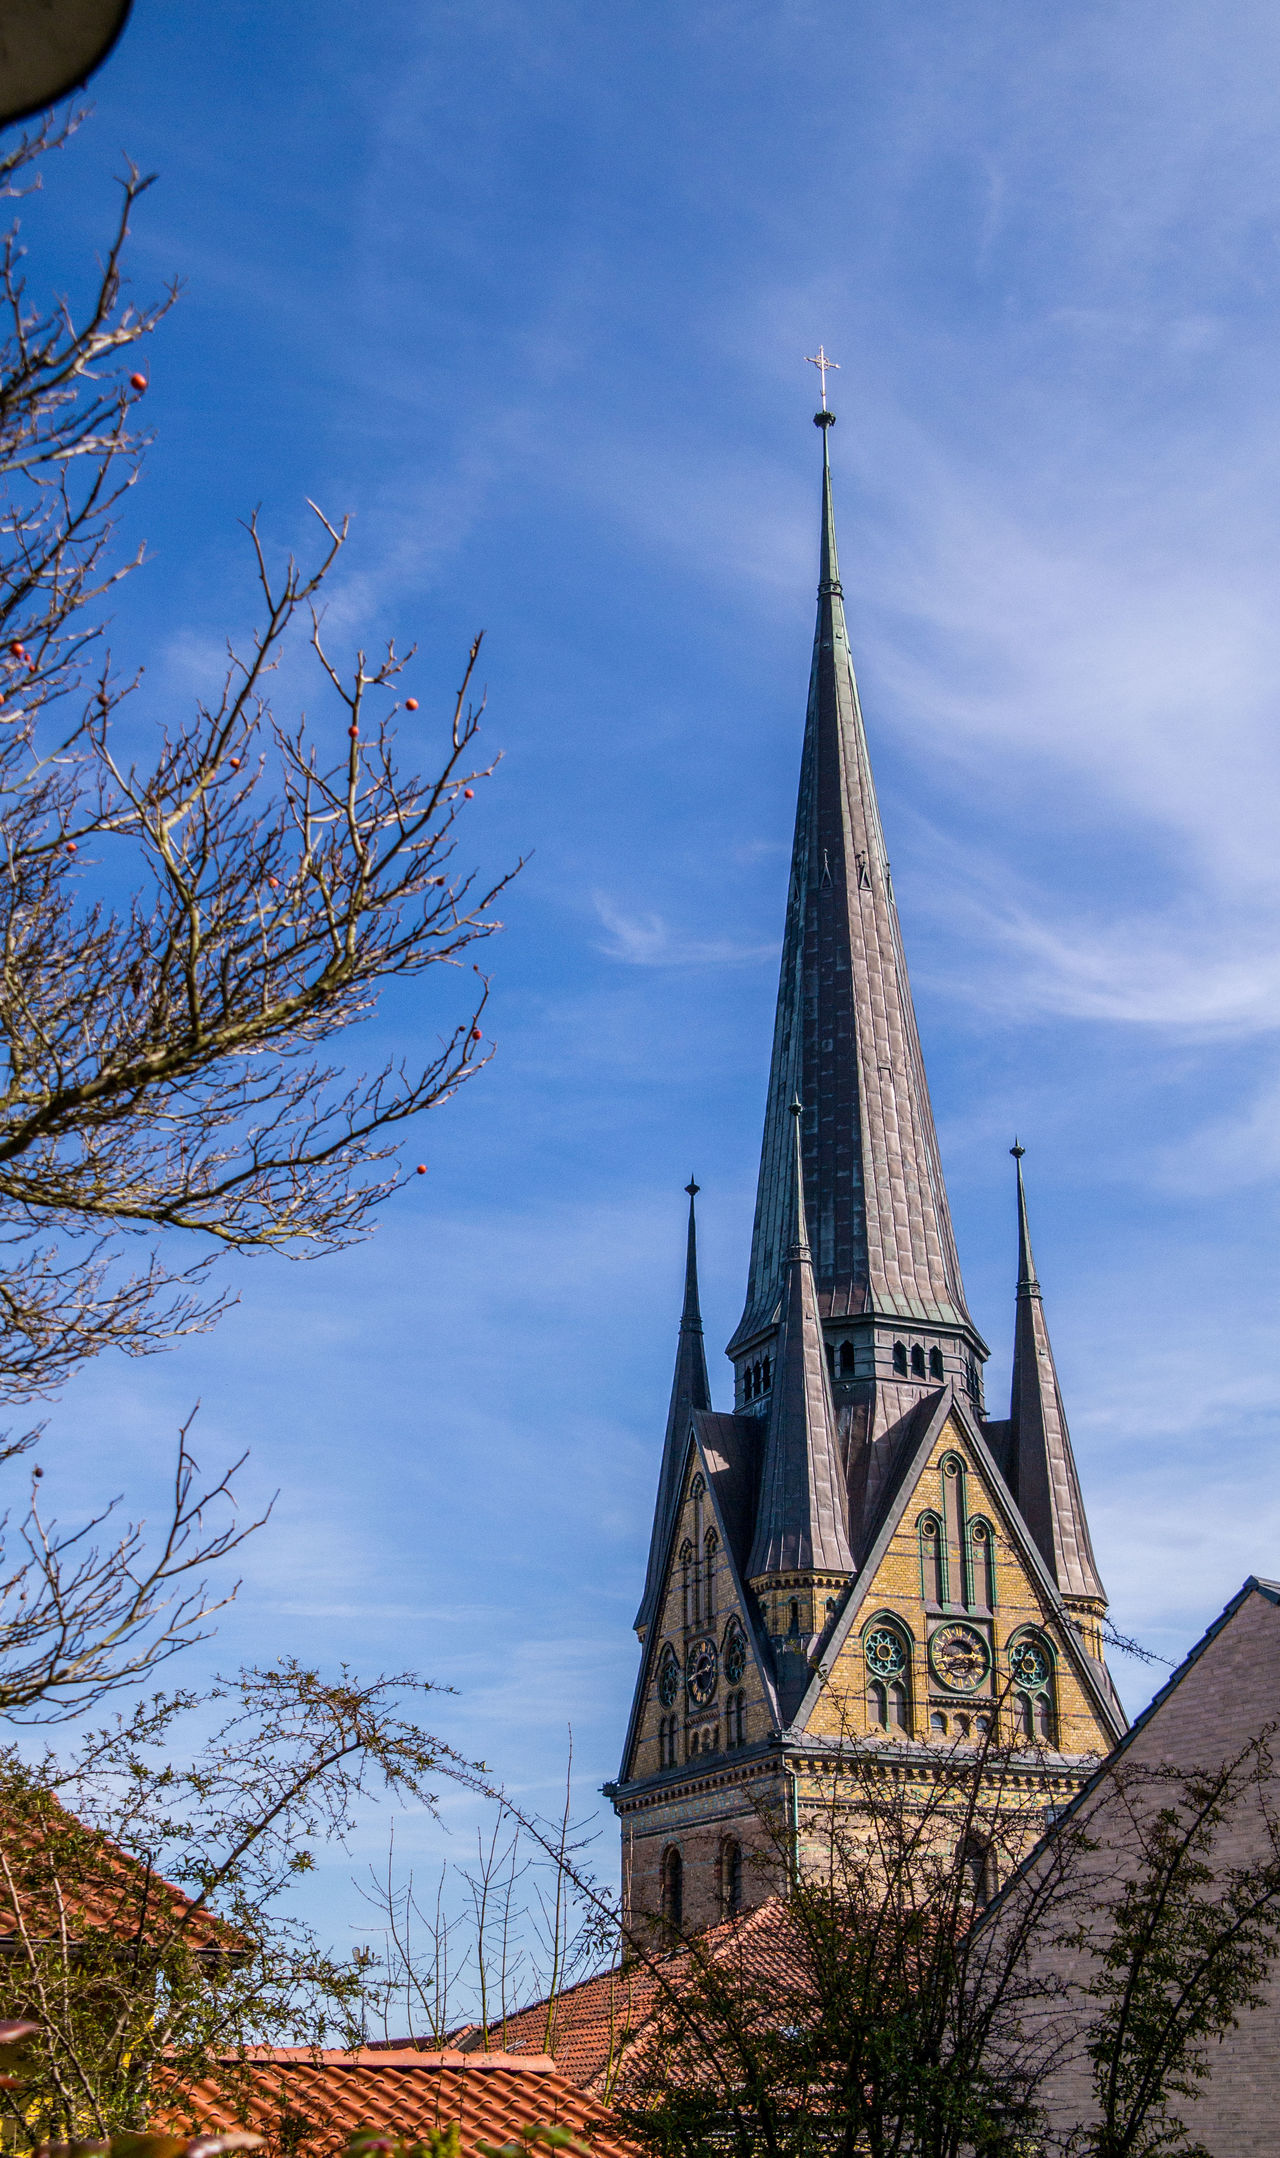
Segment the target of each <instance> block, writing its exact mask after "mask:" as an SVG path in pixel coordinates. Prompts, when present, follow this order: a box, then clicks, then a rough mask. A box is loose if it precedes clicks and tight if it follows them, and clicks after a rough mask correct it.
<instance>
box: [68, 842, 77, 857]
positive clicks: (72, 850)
mask: <svg viewBox="0 0 1280 2158" xmlns="http://www.w3.org/2000/svg"><path fill="white" fill-rule="evenodd" d="M76 852H77V848H76V843H75V841H74V839H69V840H68V841H67V853H68V854H75V853H76Z"/></svg>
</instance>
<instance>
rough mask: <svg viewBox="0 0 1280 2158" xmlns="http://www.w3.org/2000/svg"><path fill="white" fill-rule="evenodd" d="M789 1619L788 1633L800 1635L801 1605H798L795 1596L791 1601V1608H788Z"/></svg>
mask: <svg viewBox="0 0 1280 2158" xmlns="http://www.w3.org/2000/svg"><path fill="white" fill-rule="evenodd" d="M787 1618H788V1623H787V1632H788V1633H799V1631H800V1606H799V1604H798V1603H797V1602H796V1599H795V1597H794V1596H793V1597H792V1599H791V1602H790V1604H789V1606H788V1613H787Z"/></svg>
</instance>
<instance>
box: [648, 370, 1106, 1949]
mask: <svg viewBox="0 0 1280 2158" xmlns="http://www.w3.org/2000/svg"><path fill="white" fill-rule="evenodd" d="M824 384H825V375H824ZM834 417H835V416H834V414H833V413H831V412H830V411H828V410H827V406H826V397H825V387H824V396H823V409H822V410H821V411H820V412H818V413H815V415H814V420H815V424H816V425H817V426H818V427H819V428H820V429H821V433H822V450H823V457H822V516H821V542H820V570H819V581H818V614H817V629H816V633H815V637H814V645H813V661H812V667H811V670H810V677H809V702H808V710H807V715H806V719H805V730H804V744H803V749H802V752H801V763H800V789H799V799H798V802H797V807H796V825H795V840H794V845H793V848H792V857H791V879H790V887H789V891H788V896H787V912H786V924H785V929H784V934H783V946H782V965H781V975H780V979H779V985H778V1004H777V1015H776V1019H775V1022H774V1033H773V1054H772V1061H771V1066H770V1072H769V1086H768V1094H767V1099H766V1107H765V1123H764V1141H763V1146H762V1149H761V1157H760V1174H759V1183H758V1187H757V1196H756V1210H755V1222H754V1228H753V1233H752V1240H751V1257H750V1264H749V1267H748V1275H747V1295H746V1303H745V1307H744V1310H743V1313H742V1317H741V1319H740V1321H739V1323H738V1326H737V1329H736V1331H735V1333H734V1335H733V1338H732V1340H731V1341H730V1343H729V1345H728V1352H727V1353H728V1356H729V1359H730V1361H731V1363H732V1366H733V1372H734V1406H733V1410H732V1412H731V1413H723V1412H717V1411H716V1410H713V1409H712V1407H711V1396H710V1388H709V1386H708V1380H707V1367H706V1358H705V1353H704V1349H703V1339H702V1319H701V1313H700V1310H699V1305H698V1281H697V1250H696V1223H695V1217H694V1203H693V1202H694V1197H695V1194H696V1190H697V1187H696V1185H694V1184H692V1183H691V1184H690V1186H689V1227H688V1253H687V1263H686V1274H685V1299H684V1311H683V1315H682V1318H681V1323H680V1334H679V1343H678V1347H677V1352H676V1368H675V1376H674V1381H673V1384H672V1390H671V1406H670V1411H669V1415H668V1419H667V1430H666V1437H665V1442H664V1446H663V1453H662V1465H661V1470H660V1475H659V1484H658V1499H657V1506H656V1509H655V1514H654V1526H653V1537H652V1541H651V1545H650V1553H649V1565H648V1572H647V1577H646V1581H645V1588H644V1595H643V1598H642V1601H641V1605H640V1609H639V1612H638V1614H637V1618H636V1631H637V1633H638V1634H639V1637H640V1641H641V1662H640V1672H639V1677H638V1680H637V1684H636V1693H635V1701H634V1705H633V1708H632V1713H631V1721H630V1725H629V1728H628V1732H627V1738H626V1746H625V1751H624V1756H623V1762H622V1768H621V1773H620V1776H619V1780H618V1782H617V1783H616V1784H612V1785H609V1786H608V1787H607V1792H608V1795H609V1796H610V1797H611V1798H612V1799H613V1802H614V1806H615V1808H616V1810H617V1812H618V1814H619V1817H620V1820H621V1825H622V1838H623V1881H624V1897H625V1900H626V1902H627V1905H628V1908H629V1909H630V1911H631V1913H632V1914H633V1915H637V1916H638V1915H640V1914H651V1915H654V1916H657V1915H659V1914H660V1913H665V1915H666V1917H667V1918H668V1920H669V1921H672V1922H675V1923H678V1924H682V1925H683V1926H684V1927H685V1928H686V1929H688V1928H690V1927H697V1926H701V1925H706V1924H710V1923H712V1922H714V1921H715V1920H716V1919H718V1918H720V1917H723V1916H725V1915H727V1914H729V1913H730V1912H732V1911H733V1910H734V1909H736V1908H738V1906H739V1903H740V1902H741V1901H751V1900H753V1891H752V1886H751V1879H752V1877H751V1876H750V1875H749V1874H747V1873H744V1870H743V1867H742V1851H743V1847H744V1845H747V1844H749V1843H751V1841H752V1840H753V1831H756V1832H758V1825H759V1821H760V1817H761V1810H762V1808H769V1807H776V1808H777V1809H778V1811H779V1813H781V1812H782V1811H783V1810H784V1809H785V1808H786V1807H787V1806H791V1807H792V1808H794V1807H795V1805H796V1803H797V1794H798V1793H800V1792H802V1791H803V1789H804V1788H805V1787H806V1784H808V1783H810V1782H811V1781H812V1779H814V1778H820V1777H821V1775H822V1772H823V1771H824V1769H827V1768H829V1767H830V1765H831V1760H832V1756H833V1753H835V1752H838V1751H839V1749H840V1748H842V1747H845V1746H847V1745H849V1744H850V1743H851V1742H852V1743H854V1744H856V1745H857V1746H858V1747H859V1748H860V1749H861V1750H863V1751H869V1752H870V1753H872V1754H873V1755H875V1756H877V1757H879V1758H883V1760H884V1761H885V1762H886V1764H889V1763H892V1764H897V1766H896V1767H894V1768H893V1770H892V1772H893V1773H897V1772H898V1770H899V1769H902V1768H903V1767H904V1765H905V1764H908V1763H912V1762H914V1763H917V1764H927V1761H928V1759H929V1757H930V1755H931V1754H932V1755H933V1756H935V1757H936V1755H937V1752H938V1750H939V1749H940V1748H943V1749H950V1748H954V1747H957V1746H961V1747H963V1746H964V1745H966V1744H969V1743H974V1744H976V1743H978V1740H979V1735H980V1734H981V1733H983V1732H985V1731H988V1730H990V1729H991V1728H992V1723H993V1719H994V1720H995V1726H996V1729H997V1730H998V1732H999V1734H1000V1736H1001V1739H1002V1742H1003V1743H1004V1744H1006V1745H1013V1746H1015V1747H1024V1748H1025V1776H1024V1777H1023V1778H1021V1779H1020V1780H1021V1781H1023V1782H1025V1784H1026V1785H1027V1786H1028V1788H1029V1789H1031V1790H1032V1792H1033V1794H1038V1795H1037V1797H1036V1802H1037V1804H1038V1803H1040V1798H1041V1797H1042V1799H1043V1806H1042V1808H1041V1813H1040V1815H1039V1818H1040V1819H1041V1820H1042V1819H1043V1818H1044V1809H1045V1808H1048V1807H1050V1806H1053V1805H1057V1804H1061V1803H1063V1801H1064V1799H1065V1797H1066V1796H1067V1795H1069V1794H1070V1792H1071V1791H1073V1790H1074V1789H1076V1788H1077V1787H1078V1785H1079V1783H1080V1782H1081V1781H1082V1780H1083V1777H1084V1775H1085V1774H1086V1773H1087V1772H1088V1768H1089V1766H1090V1765H1091V1763H1092V1761H1094V1760H1096V1757H1097V1756H1098V1755H1099V1754H1100V1753H1105V1752H1108V1751H1109V1750H1110V1749H1111V1747H1112V1746H1113V1745H1114V1744H1115V1742H1116V1740H1117V1738H1118V1737H1119V1736H1120V1735H1121V1733H1122V1732H1123V1730H1124V1728H1125V1719H1124V1714H1123V1711H1122V1710H1121V1708H1120V1705H1119V1702H1118V1700H1117V1698H1116V1695H1115V1692H1114V1689H1113V1687H1112V1685H1111V1681H1110V1678H1109V1675H1108V1673H1107V1670H1106V1666H1105V1663H1104V1661H1103V1630H1102V1624H1103V1619H1104V1616H1105V1612H1106V1593H1105V1591H1104V1589H1103V1587H1102V1583H1101V1581H1100V1580H1099V1578H1098V1573H1097V1568H1096V1565H1095V1563H1094V1557H1093V1551H1092V1546H1091V1544H1090V1539H1089V1529H1088V1523H1087V1521H1086V1519H1085V1512H1084V1504H1083V1500H1082V1497H1081V1492H1080V1483H1079V1478H1078V1475H1077V1472H1076V1466H1075V1459H1074V1455H1073V1453H1072V1448H1071V1439H1070V1435H1069V1433H1068V1430H1067V1420H1066V1414H1065V1411H1064V1409H1063V1404H1062V1395H1061V1391H1060V1389H1059V1386H1058V1378H1057V1372H1056V1369H1055V1366H1054V1361H1053V1352H1052V1349H1051V1347H1050V1344H1049V1335H1048V1330H1047V1326H1046V1322H1045V1314H1044V1300H1043V1296H1042V1293H1041V1288H1040V1283H1039V1281H1038V1279H1037V1276H1036V1271H1035V1264H1034V1261H1033V1259H1032V1254H1031V1237H1030V1231H1029V1228H1028V1222H1027V1203H1026V1193H1025V1190H1024V1186H1023V1176H1022V1151H1023V1150H1022V1149H1021V1147H1016V1146H1015V1148H1014V1153H1015V1155H1016V1157H1017V1172H1016V1197H1017V1214H1018V1280H1017V1300H1016V1323H1015V1354H1014V1367H1013V1390H1012V1400H1011V1403H1010V1412H1009V1416H1008V1418H1007V1419H1004V1420H1001V1421H994V1420H991V1419H989V1418H988V1417H987V1415H986V1412H985V1404H984V1399H983V1386H982V1367H983V1364H984V1362H985V1361H986V1358H987V1355H988V1350H987V1347H986V1344H985V1342H984V1341H983V1339H982V1337H981V1335H980V1334H979V1333H978V1330H977V1328H976V1327H975V1325H974V1323H973V1320H972V1318H971V1317H970V1314H969V1310H968V1306H967V1305H966V1302H965V1295H964V1284H963V1282H962V1280H961V1275H960V1262H959V1258H958V1256H957V1252H956V1245H955V1237H954V1235H953V1232H952V1227H951V1215H950V1209H949V1206H948V1203H947V1193H946V1186H945V1183H944V1181H943V1175H942V1163H941V1157H940V1154H939V1150H938V1141H937V1135H936V1133H935V1130H934V1123H933V1111H932V1109H931V1107H930V1102H929V1090H928V1086H927V1083H926V1080H925V1071H924V1060H923V1057H922V1055H921V1050H920V1039H919V1034H918V1032H917V1028H916V1018H915V1012H914V1009H913V1006H912V1001H911V988H910V983H909V981H908V978H907V965H906V958H905V955H904V952H903V946H902V936H901V931H900V928H899V924H898V914H897V907H896V905H895V902H894V896H893V884H892V880H891V878H890V874H889V862H888V857H887V855H886V852H885V844H884V837H883V834H882V831H881V826H880V813H879V808H878V805H877V802H876V795H875V787H874V784H873V781H872V777H871V765H870V760H869V757H868V753H867V741H866V734H865V731H864V728H863V721H862V711H861V707H860V705H859V701H858V687H857V682H856V679H855V676H854V670H853V661H852V657H851V654H850V650H849V639H848V632H847V629H846V625H845V613H844V594H843V590H842V588H841V583H840V571H839V562H838V557H837V552H836V531H835V516H834V510H833V505H832V489H831V465H830V455H829V441H830V432H829V431H830V428H831V426H832V425H833V424H834ZM912 1772H916V1771H912ZM918 1772H920V1773H923V1772H924V1768H923V1766H921V1767H920V1768H919V1770H918ZM754 1893H757V1894H758V1893H763V1890H756V1891H755V1892H754Z"/></svg>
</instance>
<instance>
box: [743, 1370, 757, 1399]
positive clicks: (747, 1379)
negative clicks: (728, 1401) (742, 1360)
mask: <svg viewBox="0 0 1280 2158" xmlns="http://www.w3.org/2000/svg"><path fill="white" fill-rule="evenodd" d="M742 1398H743V1400H744V1401H754V1400H755V1398H756V1373H755V1365H754V1364H747V1365H745V1366H744V1368H743V1373H742Z"/></svg>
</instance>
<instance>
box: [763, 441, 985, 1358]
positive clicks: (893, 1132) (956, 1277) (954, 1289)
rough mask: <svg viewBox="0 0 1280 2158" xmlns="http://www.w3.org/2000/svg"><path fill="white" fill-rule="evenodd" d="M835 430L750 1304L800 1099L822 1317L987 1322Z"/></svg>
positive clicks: (769, 1265) (780, 1225)
mask: <svg viewBox="0 0 1280 2158" xmlns="http://www.w3.org/2000/svg"><path fill="white" fill-rule="evenodd" d="M827 440H828V429H827V426H825V425H824V427H823V462H822V563H821V576H820V581H819V585H818V619H817V629H816V633H815V636H814V645H813V663H812V668H811V672H810V680H809V705H808V713H807V717H806V721H805V736H804V751H803V756H802V761H801V770H800V792H799V799H798V802H797V807H796V826H795V842H794V849H793V853H792V862H791V882H790V888H789V892H788V897H787V916H786V928H785V932H784V936H783V948H782V966H781V973H780V977H779V983H778V1004H777V1015H776V1019H775V1023H774V1038H773V1058H772V1068H771V1071H770V1076H769V1094H768V1103H767V1107H766V1111H765V1128H764V1144H763V1147H762V1151H761V1157H760V1178H759V1185H758V1189H757V1197H756V1213H755V1226H754V1232H753V1236H752V1246H751V1265H750V1273H749V1279H748V1288H747V1301H746V1308H745V1310H744V1312H743V1316H742V1319H741V1321H740V1323H739V1326H738V1330H737V1333H736V1334H735V1336H734V1343H733V1344H731V1347H730V1354H733V1353H734V1348H735V1347H736V1345H737V1344H738V1343H742V1342H746V1341H748V1340H750V1339H751V1338H752V1337H753V1336H754V1335H755V1334H756V1333H757V1332H759V1331H760V1330H761V1329H763V1328H765V1327H767V1326H769V1325H770V1324H771V1323H772V1321H773V1318H774V1315H775V1313H776V1311H777V1308H778V1302H779V1299H780V1296H781V1293H782V1278H781V1277H782V1262H783V1257H784V1254H785V1251H786V1246H787V1235H788V1229H789V1224H790V1216H791V1191H790V1185H791V1144H792V1142H791V1134H790V1130H789V1128H788V1127H789V1115H788V1112H789V1109H790V1105H791V1102H792V1101H793V1100H794V1099H795V1098H796V1097H798V1098H799V1099H800V1101H801V1102H802V1103H803V1104H804V1111H805V1114H804V1167H805V1202H806V1205H807V1208H808V1216H809V1227H810V1234H811V1236H812V1239H813V1256H814V1268H815V1272H816V1276H817V1284H818V1294H819V1299H820V1303H821V1308H822V1311H823V1314H824V1316H827V1317H852V1316H856V1315H857V1314H859V1313H861V1312H865V1311H870V1310H875V1311H877V1312H880V1313H884V1314H890V1315H895V1314H896V1315H899V1316H901V1317H902V1318H903V1319H904V1320H910V1319H912V1318H916V1319H921V1320H932V1321H934V1322H936V1323H940V1324H942V1325H945V1326H949V1327H956V1328H965V1329H967V1331H968V1332H969V1333H970V1334H971V1335H973V1338H974V1339H975V1341H976V1340H977V1336H976V1335H974V1334H973V1327H972V1321H971V1320H970V1319H969V1314H968V1310H967V1307H966V1305H965V1298H964V1288H963V1284H962V1282H961V1279H960V1262H959V1259H958V1257H957V1255H956V1246H955V1237H954V1235H953V1232H952V1227H951V1216H950V1211H949V1208H948V1205H947V1195H946V1190H945V1187H944V1184H943V1180H942V1165H941V1159H940V1156H939V1153H938V1142H937V1136H936V1133H935V1131H934V1123H933V1111H932V1108H931V1107H930V1103H929V1090H928V1086H927V1084H926V1081H925V1074H924V1062H923V1059H922V1057H921V1053H920V1040H919V1034H918V1032H917V1028H916V1018H915V1011H914V1009H913V1006H912V1001H911V988H910V984H909V982H908V979H907V968H906V960H905V958H904V956H903V950H902V937H901V932H900V930H899V926H898V914H897V907H896V904H895V902H894V896H893V885H892V881H891V878H890V874H889V861H888V856H887V854H886V852H885V844H884V835H883V832H882V830H881V826H880V812H879V807H878V805H877V802H876V793H875V786H874V783H873V780H872V777H871V765H870V760H869V757H868V753H867V741H866V734H865V731H864V728H863V723H862V711H861V707H860V705H859V701H858V685H857V682H856V681H855V679H854V672H853V661H852V658H851V656H850V651H849V638H848V631H847V629H846V625H845V615H844V594H843V591H842V588H841V584H840V571H839V564H838V561H837V557H836V534H835V517H834V511H833V508H832V501H831V467H830V460H829V457H828V454H827Z"/></svg>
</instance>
